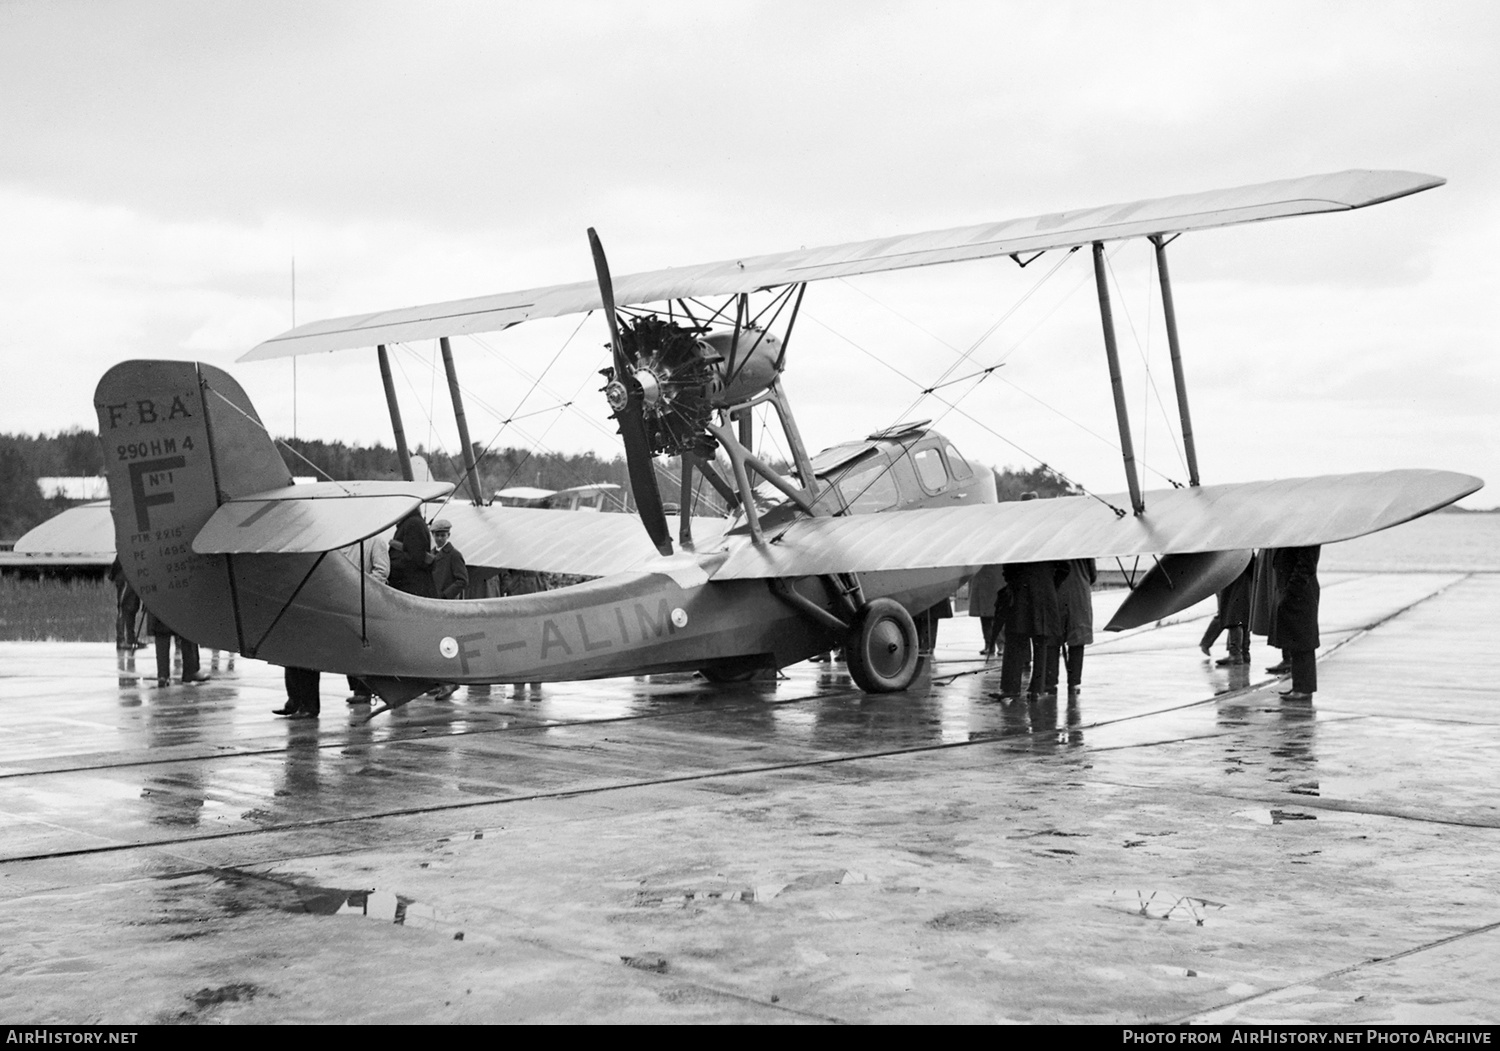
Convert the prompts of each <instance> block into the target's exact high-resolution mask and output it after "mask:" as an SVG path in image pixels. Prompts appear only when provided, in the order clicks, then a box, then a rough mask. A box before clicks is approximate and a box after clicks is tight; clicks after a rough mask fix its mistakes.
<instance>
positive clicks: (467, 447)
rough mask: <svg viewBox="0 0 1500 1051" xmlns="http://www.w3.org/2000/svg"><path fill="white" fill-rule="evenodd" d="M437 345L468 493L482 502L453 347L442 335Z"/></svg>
mask: <svg viewBox="0 0 1500 1051" xmlns="http://www.w3.org/2000/svg"><path fill="white" fill-rule="evenodd" d="M438 346H440V347H441V348H442V350H443V368H444V370H446V371H447V373H448V393H449V394H450V395H452V397H453V418H454V419H456V420H457V421H458V440H459V441H460V442H462V443H463V447H464V474H465V475H466V476H467V477H468V479H469V493H470V494H471V495H472V496H473V497H474V503H476V504H483V503H484V490H482V489H481V488H480V487H479V465H478V464H476V463H475V462H474V443H473V442H471V441H469V421H468V419H467V418H466V417H465V416H464V400H463V397H462V396H461V395H460V394H459V393H458V372H457V370H455V369H454V367H453V348H452V347H450V346H449V345H448V337H447V336H442V337H440V338H439V339H438Z"/></svg>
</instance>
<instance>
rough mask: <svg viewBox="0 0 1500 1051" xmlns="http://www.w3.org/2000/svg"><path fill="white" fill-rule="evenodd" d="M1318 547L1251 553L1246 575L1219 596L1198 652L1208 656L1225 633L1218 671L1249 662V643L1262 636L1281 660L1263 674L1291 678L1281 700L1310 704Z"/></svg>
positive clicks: (1313, 678)
mask: <svg viewBox="0 0 1500 1051" xmlns="http://www.w3.org/2000/svg"><path fill="white" fill-rule="evenodd" d="M1321 551H1322V549H1321V548H1319V547H1279V548H1264V549H1262V550H1260V551H1257V552H1256V553H1255V557H1254V558H1252V559H1251V560H1250V564H1249V565H1248V566H1246V567H1245V571H1244V572H1243V573H1241V574H1240V575H1239V577H1238V578H1236V579H1235V581H1234V582H1233V583H1232V584H1230V585H1229V586H1228V587H1226V588H1225V589H1224V590H1223V591H1221V592H1219V610H1218V614H1217V615H1216V616H1215V617H1214V619H1213V620H1212V621H1210V622H1209V626H1208V630H1207V631H1206V632H1205V633H1204V636H1203V640H1202V642H1201V643H1200V648H1201V649H1202V650H1203V652H1204V655H1205V656H1206V655H1207V654H1208V653H1209V647H1211V646H1212V645H1213V643H1214V640H1215V639H1217V638H1218V637H1219V633H1220V632H1225V631H1227V632H1228V633H1229V654H1228V656H1226V657H1223V658H1221V659H1220V660H1218V661H1217V662H1215V663H1217V664H1219V665H1221V666H1233V665H1240V664H1249V663H1250V639H1251V636H1254V635H1264V636H1265V637H1266V641H1267V643H1268V644H1269V645H1270V646H1272V647H1274V648H1276V649H1278V650H1280V651H1281V659H1280V660H1278V661H1277V662H1276V663H1275V664H1273V665H1271V666H1270V667H1269V668H1267V669H1266V670H1267V671H1269V672H1272V673H1274V674H1277V675H1282V674H1285V673H1286V672H1291V673H1292V682H1291V686H1290V687H1289V688H1287V689H1285V690H1283V691H1281V695H1282V696H1283V697H1285V698H1287V699H1288V700H1293V701H1306V700H1311V699H1312V695H1313V694H1314V693H1316V692H1317V690H1318V663H1317V650H1318V646H1319V644H1320V642H1321V640H1320V638H1319V636H1318V603H1319V600H1320V597H1321V589H1320V588H1319V586H1318V557H1319V555H1320V554H1321Z"/></svg>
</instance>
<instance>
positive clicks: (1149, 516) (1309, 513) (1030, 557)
mask: <svg viewBox="0 0 1500 1051" xmlns="http://www.w3.org/2000/svg"><path fill="white" fill-rule="evenodd" d="M1483 485H1484V482H1483V481H1481V480H1480V479H1478V478H1475V477H1473V476H1471V475H1466V474H1455V473H1453V472H1451V471H1424V470H1402V471H1378V472H1371V473H1367V474H1338V475H1323V476H1320V477H1316V478H1291V479H1285V480H1281V481H1270V482H1245V483H1241V484H1237V485H1205V486H1198V487H1195V488H1191V489H1166V490H1157V491H1153V492H1149V493H1147V494H1146V497H1145V505H1146V509H1145V511H1143V512H1142V513H1141V514H1139V515H1134V516H1132V515H1128V514H1127V515H1124V516H1121V515H1119V514H1117V513H1116V511H1115V509H1114V508H1115V507H1117V506H1118V507H1128V506H1130V504H1129V500H1128V498H1125V497H1104V498H1100V499H1096V498H1093V497H1084V496H1076V497H1065V498H1062V499H1058V500H1029V501H1025V502H1010V503H1002V504H971V505H966V506H962V507H942V508H927V509H921V510H914V511H887V512H883V513H881V514H871V515H851V516H846V517H839V518H804V519H799V520H797V521H796V522H793V523H792V524H790V525H789V526H787V527H786V528H785V529H783V530H781V531H780V532H779V533H776V534H774V535H772V536H771V537H770V538H769V542H768V543H766V544H764V545H761V546H759V547H756V546H752V545H750V544H745V545H743V546H741V547H739V548H738V549H736V550H734V551H732V552H730V554H729V557H728V558H727V559H726V560H725V561H724V563H723V564H722V565H721V566H719V567H718V568H717V569H714V570H712V571H711V573H710V576H711V577H712V579H714V580H736V579H744V578H756V577H798V576H814V575H819V574H824V573H872V572H878V571H881V570H901V569H935V568H939V567H943V566H965V565H967V566H973V565H985V564H989V563H994V562H1043V561H1051V560H1053V559H1065V558H1090V557H1093V558H1109V557H1116V556H1125V555H1154V554H1162V553H1189V552H1198V551H1232V550H1237V549H1244V548H1261V547H1305V546H1311V545H1314V544H1331V543H1334V542H1335V541H1339V540H1349V539H1352V538H1353V537H1356V536H1363V535H1364V534H1366V533H1373V532H1375V531H1376V530H1380V529H1387V528H1389V527H1391V526H1393V525H1399V524H1401V523H1402V522H1407V521H1410V520H1411V519H1413V518H1418V517H1420V516H1421V515H1424V514H1427V513H1428V512H1430V511H1435V510H1437V509H1438V508H1440V507H1445V506H1447V505H1448V504H1451V503H1453V502H1454V501H1455V500H1460V499H1462V498H1463V497H1465V496H1468V495H1469V494H1470V493H1473V492H1475V491H1477V490H1478V489H1479V488H1480V487H1481V486H1483ZM1112 505H1113V506H1112Z"/></svg>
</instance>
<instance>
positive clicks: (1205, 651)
mask: <svg viewBox="0 0 1500 1051" xmlns="http://www.w3.org/2000/svg"><path fill="white" fill-rule="evenodd" d="M1198 648H1199V649H1200V650H1202V651H1203V656H1205V657H1212V656H1213V650H1211V649H1210V648H1209V647H1207V646H1199V647H1198ZM1219 663H1221V664H1222V663H1223V661H1220V662H1219Z"/></svg>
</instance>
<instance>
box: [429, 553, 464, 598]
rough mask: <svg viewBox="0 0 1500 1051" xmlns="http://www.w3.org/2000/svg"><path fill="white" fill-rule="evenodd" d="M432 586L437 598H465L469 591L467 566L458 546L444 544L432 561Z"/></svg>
mask: <svg viewBox="0 0 1500 1051" xmlns="http://www.w3.org/2000/svg"><path fill="white" fill-rule="evenodd" d="M432 586H433V587H434V588H435V589H436V590H437V593H438V598H466V597H467V596H468V591H469V567H468V564H467V563H465V562H464V556H463V555H461V554H459V553H458V548H456V547H454V546H453V545H452V544H451V543H449V544H444V545H443V546H442V547H441V548H439V549H438V553H437V555H436V557H435V558H434V559H433V562H432Z"/></svg>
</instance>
